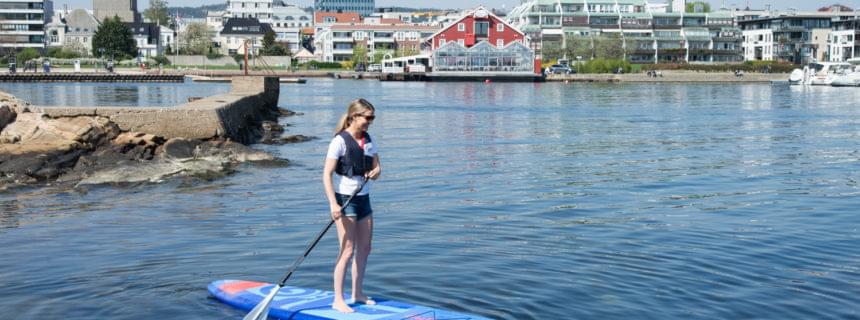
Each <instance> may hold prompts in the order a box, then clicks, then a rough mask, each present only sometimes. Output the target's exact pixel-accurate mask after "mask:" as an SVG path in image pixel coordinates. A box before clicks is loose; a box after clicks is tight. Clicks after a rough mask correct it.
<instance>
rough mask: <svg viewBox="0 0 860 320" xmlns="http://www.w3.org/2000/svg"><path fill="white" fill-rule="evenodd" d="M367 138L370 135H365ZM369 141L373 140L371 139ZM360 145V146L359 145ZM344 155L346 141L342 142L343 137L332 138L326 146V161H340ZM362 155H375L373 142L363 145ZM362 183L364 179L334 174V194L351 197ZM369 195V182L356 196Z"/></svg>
mask: <svg viewBox="0 0 860 320" xmlns="http://www.w3.org/2000/svg"><path fill="white" fill-rule="evenodd" d="M367 136H368V137H370V134H369V133H367ZM369 140H373V139H372V138H371V139H369ZM359 145H360V144H359ZM345 154H346V141H343V137H341V136H340V135H336V136H334V138H333V139H331V143H330V144H329V145H328V153H327V154H326V158H328V159H334V160H337V159H340V157H342V156H343V155H345ZM364 155H366V156H369V157H373V156H375V155H376V147H375V146H374V143H373V141H370V142H365V143H364ZM362 182H364V177H361V176H355V177H344V176H341V175H339V174H335V181H334V192H336V193H340V194H345V195H351V194H352V193H353V192H355V189H358V186H359V185H361V183H362ZM368 193H370V182H369V181H368V182H367V184H365V185H364V189H362V190H361V192H359V193H358V195H360V196H363V195H366V194H368Z"/></svg>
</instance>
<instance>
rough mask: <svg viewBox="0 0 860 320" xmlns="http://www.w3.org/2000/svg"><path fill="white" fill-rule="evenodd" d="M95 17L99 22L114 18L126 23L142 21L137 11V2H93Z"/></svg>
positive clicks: (134, 0)
mask: <svg viewBox="0 0 860 320" xmlns="http://www.w3.org/2000/svg"><path fill="white" fill-rule="evenodd" d="M93 15H94V16H95V17H96V20H98V21H104V20H105V19H106V18H113V17H114V16H117V17H119V20H120V21H122V22H125V23H137V22H140V21H142V19H141V18H140V13H139V12H138V11H137V0H93Z"/></svg>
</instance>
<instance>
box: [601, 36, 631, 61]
mask: <svg viewBox="0 0 860 320" xmlns="http://www.w3.org/2000/svg"><path fill="white" fill-rule="evenodd" d="M594 57H595V58H603V59H621V58H623V57H624V48H623V40H622V39H621V35H620V34H617V33H605V34H602V35H600V36H597V37H595V38H594Z"/></svg>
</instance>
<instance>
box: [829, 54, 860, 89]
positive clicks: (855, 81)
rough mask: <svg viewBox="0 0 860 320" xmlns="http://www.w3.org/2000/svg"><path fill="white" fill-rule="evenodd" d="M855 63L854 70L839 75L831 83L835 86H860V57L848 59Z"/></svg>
mask: <svg viewBox="0 0 860 320" xmlns="http://www.w3.org/2000/svg"><path fill="white" fill-rule="evenodd" d="M848 62H849V63H851V64H852V65H854V70H851V71H848V72H846V73H845V74H842V75H839V76H837V77H836V78H834V79H833V81H832V82H831V83H830V85H831V86H834V87H860V59H851V60H848Z"/></svg>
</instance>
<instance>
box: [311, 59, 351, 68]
mask: <svg viewBox="0 0 860 320" xmlns="http://www.w3.org/2000/svg"><path fill="white" fill-rule="evenodd" d="M307 66H308V67H310V68H316V69H341V68H343V65H341V64H340V63H339V62H319V61H316V60H311V61H309V62H308V63H307Z"/></svg>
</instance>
